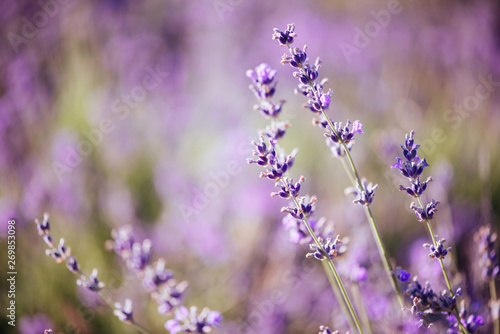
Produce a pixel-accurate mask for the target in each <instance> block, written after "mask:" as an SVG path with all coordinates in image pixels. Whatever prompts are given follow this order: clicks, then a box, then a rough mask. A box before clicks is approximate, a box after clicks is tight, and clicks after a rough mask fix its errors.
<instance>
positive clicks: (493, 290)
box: [490, 278, 500, 334]
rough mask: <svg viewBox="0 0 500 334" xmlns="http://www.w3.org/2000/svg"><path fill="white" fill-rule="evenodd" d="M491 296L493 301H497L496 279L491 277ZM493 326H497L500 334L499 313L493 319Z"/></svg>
mask: <svg viewBox="0 0 500 334" xmlns="http://www.w3.org/2000/svg"><path fill="white" fill-rule="evenodd" d="M490 297H491V303H497V302H498V299H497V288H496V285H495V279H493V278H492V279H490ZM493 326H494V328H495V334H500V322H499V320H498V315H497V316H495V318H494V319H493Z"/></svg>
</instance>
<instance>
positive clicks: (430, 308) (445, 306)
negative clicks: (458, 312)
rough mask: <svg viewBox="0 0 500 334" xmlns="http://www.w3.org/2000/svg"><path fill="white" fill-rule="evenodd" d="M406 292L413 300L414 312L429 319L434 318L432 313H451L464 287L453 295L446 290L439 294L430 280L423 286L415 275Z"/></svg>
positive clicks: (412, 309) (422, 317)
mask: <svg viewBox="0 0 500 334" xmlns="http://www.w3.org/2000/svg"><path fill="white" fill-rule="evenodd" d="M406 293H407V294H408V295H409V296H410V298H411V299H412V301H413V306H412V308H411V311H412V313H413V314H415V315H416V316H418V317H420V318H421V319H424V318H425V319H426V321H429V320H431V319H433V317H432V316H430V315H432V314H451V313H452V312H453V310H454V309H455V308H456V305H457V297H458V296H459V295H461V294H462V289H461V288H458V289H457V291H456V292H455V293H454V294H453V295H451V294H450V293H449V292H448V291H446V290H444V291H442V292H441V294H439V295H438V294H436V293H435V292H434V291H433V290H432V288H431V285H430V283H429V282H425V285H424V286H422V285H421V284H420V283H419V282H418V280H417V277H414V278H413V281H411V282H410V283H409V284H408V288H407V290H406ZM430 322H432V321H430Z"/></svg>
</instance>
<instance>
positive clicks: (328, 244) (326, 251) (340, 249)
mask: <svg viewBox="0 0 500 334" xmlns="http://www.w3.org/2000/svg"><path fill="white" fill-rule="evenodd" d="M318 241H319V243H320V244H321V248H320V247H319V246H318V245H317V244H316V243H312V244H309V248H310V249H311V250H312V251H313V252H311V253H307V255H306V257H307V258H311V257H314V258H315V259H317V260H320V261H323V260H326V259H328V258H329V259H332V258H334V257H336V256H340V255H342V254H344V253H345V251H346V246H345V244H344V243H343V242H342V240H340V236H338V235H337V237H336V238H335V240H332V239H330V238H328V239H326V241H324V240H323V238H318Z"/></svg>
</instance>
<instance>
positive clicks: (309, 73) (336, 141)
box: [273, 24, 404, 308]
mask: <svg viewBox="0 0 500 334" xmlns="http://www.w3.org/2000/svg"><path fill="white" fill-rule="evenodd" d="M296 36H297V34H296V33H295V26H294V25H293V24H289V25H288V26H287V29H286V30H285V31H281V30H279V29H276V28H275V29H274V34H273V39H276V40H278V42H279V44H280V46H285V47H287V48H288V51H289V53H290V55H286V54H285V55H283V57H282V59H281V63H282V64H289V65H290V66H292V67H293V68H294V69H297V71H296V72H294V73H293V75H294V77H296V78H298V79H299V81H300V83H299V86H298V89H297V90H296V91H297V92H298V93H301V94H303V95H304V96H305V97H307V99H308V100H307V104H306V105H305V107H307V108H308V109H310V110H311V111H312V112H313V113H314V115H315V116H316V117H317V118H316V119H315V120H314V123H315V124H319V125H321V126H322V127H323V128H324V129H325V131H326V133H325V137H327V138H328V139H329V140H327V143H328V145H329V146H330V147H331V149H332V152H334V155H336V156H337V157H339V158H342V159H343V158H344V157H345V158H346V159H347V162H348V163H347V164H346V163H344V162H343V166H344V168H345V170H346V173H347V175H348V176H349V178H350V180H351V182H352V184H353V186H354V189H353V191H352V192H353V193H355V195H357V198H356V200H355V201H354V202H355V203H358V204H361V205H363V207H364V211H365V214H366V217H367V219H368V222H369V226H370V229H371V232H372V235H373V238H374V240H375V243H376V245H377V250H378V252H379V255H380V258H381V260H382V263H383V265H384V269H385V271H386V273H387V276H388V277H389V279H390V281H391V285H392V287H393V289H394V291H395V293H396V296H397V299H398V302H399V304H400V306H401V308H403V307H404V301H403V297H402V295H401V291H400V290H399V286H398V283H397V279H396V274H395V272H394V270H393V267H392V265H391V262H390V259H389V256H388V254H387V252H386V250H385V247H384V243H383V241H382V237H381V235H380V232H379V230H378V227H377V223H376V221H375V217H374V215H373V212H372V210H371V208H370V204H371V203H372V201H373V197H374V191H375V189H376V188H377V186H373V187H371V186H370V184H368V182H366V180H365V179H362V178H361V177H360V176H359V173H358V170H357V168H356V165H355V164H354V160H353V159H352V156H351V153H350V150H351V148H352V145H353V138H354V135H355V134H356V133H363V130H362V129H363V125H362V124H361V122H360V121H358V120H357V121H354V123H352V128H351V122H350V121H347V123H346V124H345V126H343V125H342V123H341V122H340V123H337V122H332V120H331V119H330V117H329V116H328V114H327V113H326V110H327V109H328V107H329V105H330V103H331V96H332V94H333V91H332V90H331V89H330V90H328V91H327V92H324V88H323V85H324V84H325V83H326V81H327V79H323V80H319V69H320V60H319V58H317V59H316V61H315V62H314V64H311V63H310V61H309V58H308V57H307V53H306V49H307V47H306V46H304V47H303V49H299V48H292V46H291V45H292V44H293V42H294V38H295V37H296Z"/></svg>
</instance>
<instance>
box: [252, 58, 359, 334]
mask: <svg viewBox="0 0 500 334" xmlns="http://www.w3.org/2000/svg"><path fill="white" fill-rule="evenodd" d="M247 76H248V77H249V78H250V79H251V80H252V85H251V86H250V89H251V90H252V91H253V92H254V94H255V97H256V98H257V100H258V104H257V105H255V109H256V110H260V111H261V113H262V114H263V115H264V116H265V117H266V118H269V119H271V125H269V126H267V127H266V129H265V130H261V131H259V135H260V141H259V142H256V141H253V142H252V144H253V145H254V147H255V149H254V151H253V156H254V157H255V158H253V159H248V163H250V164H257V165H259V166H261V167H262V168H265V171H264V172H261V174H260V177H261V178H267V179H270V180H272V181H274V182H275V188H276V189H277V191H275V192H272V193H271V196H272V197H281V198H283V199H289V200H291V203H290V205H288V206H285V207H283V208H282V210H281V211H282V212H285V213H287V216H286V217H285V218H284V219H283V225H284V227H285V228H286V229H287V230H288V231H289V233H290V240H291V241H292V242H295V243H309V247H310V249H311V252H310V253H307V255H306V257H308V258H315V259H317V260H320V261H325V260H326V261H328V262H329V264H330V268H331V269H332V271H333V273H334V276H335V277H337V284H338V285H339V288H340V290H341V291H342V294H343V298H344V301H345V302H346V304H347V307H348V308H350V309H351V316H352V317H353V318H356V315H355V313H354V310H352V306H351V305H350V302H349V301H348V297H347V295H346V294H345V289H344V287H343V284H342V282H341V280H340V277H339V276H338V274H337V273H336V269H335V268H334V265H333V262H331V259H333V258H334V257H337V256H339V255H342V254H343V253H344V252H345V251H346V246H345V243H344V242H343V241H342V239H341V238H340V236H338V235H337V236H336V238H331V232H332V231H331V229H328V228H324V223H325V219H324V218H321V219H319V220H316V219H314V218H313V214H314V212H315V210H316V205H317V198H316V197H315V196H309V195H305V196H301V195H300V191H301V188H302V183H303V182H304V181H305V177H304V176H301V177H300V178H299V180H298V181H294V179H292V178H290V177H289V176H288V172H289V170H290V168H291V167H292V166H293V163H294V159H295V156H296V154H297V150H293V151H292V153H291V154H289V155H287V154H286V153H285V152H284V150H283V149H282V148H281V147H280V146H279V145H278V141H279V139H281V138H283V136H284V135H285V133H286V129H287V128H288V126H289V123H288V122H286V121H281V122H279V121H277V119H278V117H279V115H280V112H281V110H282V105H283V103H284V101H280V102H279V103H274V102H272V100H271V98H272V97H273V95H274V93H275V91H276V82H275V76H276V71H275V70H272V69H271V68H270V66H269V65H267V64H260V65H259V66H257V67H256V68H255V69H254V70H248V71H247ZM271 110H272V111H271ZM340 302H341V301H340V300H339V303H340ZM355 321H357V319H356V320H355ZM357 322H359V321H357ZM321 330H322V333H331V331H330V330H329V329H328V328H327V327H322V329H321Z"/></svg>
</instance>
